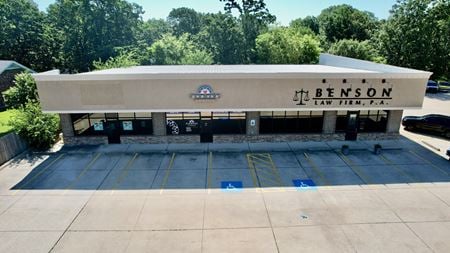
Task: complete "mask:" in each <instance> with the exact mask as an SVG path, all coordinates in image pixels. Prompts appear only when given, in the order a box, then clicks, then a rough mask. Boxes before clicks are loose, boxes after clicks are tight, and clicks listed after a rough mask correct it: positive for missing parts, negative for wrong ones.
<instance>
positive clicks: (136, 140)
mask: <svg viewBox="0 0 450 253" xmlns="http://www.w3.org/2000/svg"><path fill="white" fill-rule="evenodd" d="M399 137H400V135H399V134H395V133H360V134H358V140H392V139H398V138H399ZM120 140H121V143H122V144H161V143H200V136H198V135H168V136H154V135H138V136H121V137H120ZM333 140H337V141H343V140H345V134H279V135H275V134H274V135H215V136H214V142H215V143H241V142H288V141H333ZM64 143H65V144H66V145H69V146H75V145H101V144H108V138H107V137H106V136H78V137H65V138H64Z"/></svg>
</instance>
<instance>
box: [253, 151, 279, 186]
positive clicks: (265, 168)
mask: <svg viewBox="0 0 450 253" xmlns="http://www.w3.org/2000/svg"><path fill="white" fill-rule="evenodd" d="M247 159H248V162H249V168H252V169H253V171H252V172H253V173H254V174H252V177H253V176H255V178H254V181H255V182H256V185H258V182H259V186H260V187H265V186H270V185H271V184H273V185H275V186H279V187H281V186H283V181H282V180H281V177H280V173H279V171H278V168H277V167H276V165H275V163H274V162H273V160H272V156H271V155H270V154H269V153H256V154H247Z"/></svg>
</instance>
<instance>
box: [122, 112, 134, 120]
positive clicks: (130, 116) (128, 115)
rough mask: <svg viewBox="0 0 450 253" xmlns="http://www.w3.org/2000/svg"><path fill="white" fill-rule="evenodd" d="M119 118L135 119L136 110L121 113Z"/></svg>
mask: <svg viewBox="0 0 450 253" xmlns="http://www.w3.org/2000/svg"><path fill="white" fill-rule="evenodd" d="M119 119H134V112H124V113H119Z"/></svg>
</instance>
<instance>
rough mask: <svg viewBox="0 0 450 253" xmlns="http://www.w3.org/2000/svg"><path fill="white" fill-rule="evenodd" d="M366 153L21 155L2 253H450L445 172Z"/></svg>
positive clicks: (4, 186)
mask: <svg viewBox="0 0 450 253" xmlns="http://www.w3.org/2000/svg"><path fill="white" fill-rule="evenodd" d="M374 143H375V142H352V143H349V145H350V149H351V150H350V154H349V155H347V156H345V155H343V154H341V153H340V152H339V148H340V146H342V144H343V142H327V143H324V142H315V143H313V142H311V143H279V144H273V145H270V144H267V143H250V144H220V145H219V144H209V145H198V147H197V146H196V145H194V146H191V145H163V146H161V145H113V146H96V147H80V148H77V149H63V150H62V151H60V152H58V153H53V154H41V155H37V154H34V155H30V156H28V157H27V156H24V157H21V158H20V157H19V158H16V159H15V160H13V161H11V162H10V163H9V164H7V165H6V166H3V167H1V169H0V252H299V251H305V252H411V251H414V252H449V251H450V241H449V240H448V238H449V237H450V165H449V162H448V161H446V160H445V159H443V158H442V157H439V156H437V155H435V154H434V153H433V152H431V151H429V150H427V149H425V148H423V147H421V146H420V145H417V144H415V143H413V142H410V141H407V140H401V141H384V142H381V145H382V146H383V147H385V148H389V149H387V150H384V151H383V152H382V154H381V155H375V154H373V152H372V151H371V148H372V147H373V144H374ZM377 143H378V142H377ZM305 184H309V185H307V187H303V185H305ZM230 186H232V187H230Z"/></svg>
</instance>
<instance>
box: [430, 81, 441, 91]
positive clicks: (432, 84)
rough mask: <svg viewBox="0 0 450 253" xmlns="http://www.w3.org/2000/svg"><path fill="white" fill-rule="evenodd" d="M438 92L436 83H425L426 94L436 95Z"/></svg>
mask: <svg viewBox="0 0 450 253" xmlns="http://www.w3.org/2000/svg"><path fill="white" fill-rule="evenodd" d="M438 91H439V85H438V83H437V82H436V81H433V80H428V82H427V92H430V93H437V92H438Z"/></svg>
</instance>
